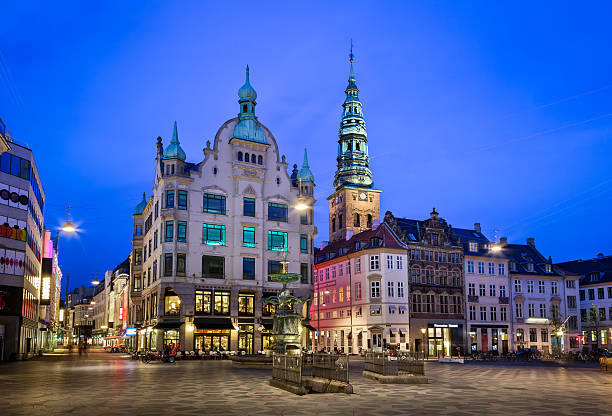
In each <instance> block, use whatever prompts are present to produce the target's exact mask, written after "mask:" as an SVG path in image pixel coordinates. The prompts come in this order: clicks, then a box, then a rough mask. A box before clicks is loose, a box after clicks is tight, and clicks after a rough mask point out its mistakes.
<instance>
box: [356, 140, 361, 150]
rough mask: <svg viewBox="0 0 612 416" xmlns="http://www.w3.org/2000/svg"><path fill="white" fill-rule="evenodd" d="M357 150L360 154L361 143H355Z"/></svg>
mask: <svg viewBox="0 0 612 416" xmlns="http://www.w3.org/2000/svg"><path fill="white" fill-rule="evenodd" d="M355 150H357V151H358V152H360V151H361V150H360V146H359V142H357V143H355Z"/></svg>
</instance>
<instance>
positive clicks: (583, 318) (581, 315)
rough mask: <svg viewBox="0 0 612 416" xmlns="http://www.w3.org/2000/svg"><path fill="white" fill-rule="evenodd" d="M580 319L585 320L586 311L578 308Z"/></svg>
mask: <svg viewBox="0 0 612 416" xmlns="http://www.w3.org/2000/svg"><path fill="white" fill-rule="evenodd" d="M580 320H581V321H582V322H586V320H587V311H586V309H580Z"/></svg>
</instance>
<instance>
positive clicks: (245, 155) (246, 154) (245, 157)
mask: <svg viewBox="0 0 612 416" xmlns="http://www.w3.org/2000/svg"><path fill="white" fill-rule="evenodd" d="M244 161H245V162H248V161H249V154H248V153H245V154H244Z"/></svg>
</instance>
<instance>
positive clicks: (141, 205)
mask: <svg viewBox="0 0 612 416" xmlns="http://www.w3.org/2000/svg"><path fill="white" fill-rule="evenodd" d="M146 207H147V199H146V196H145V193H144V192H143V193H142V201H140V202H139V203H138V205H136V208H134V215H140V214H142V213H143V212H144V210H145V208H146Z"/></svg>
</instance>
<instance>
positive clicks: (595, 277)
mask: <svg viewBox="0 0 612 416" xmlns="http://www.w3.org/2000/svg"><path fill="white" fill-rule="evenodd" d="M598 280H599V272H593V273H591V274H589V281H591V282H597V281H598Z"/></svg>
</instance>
